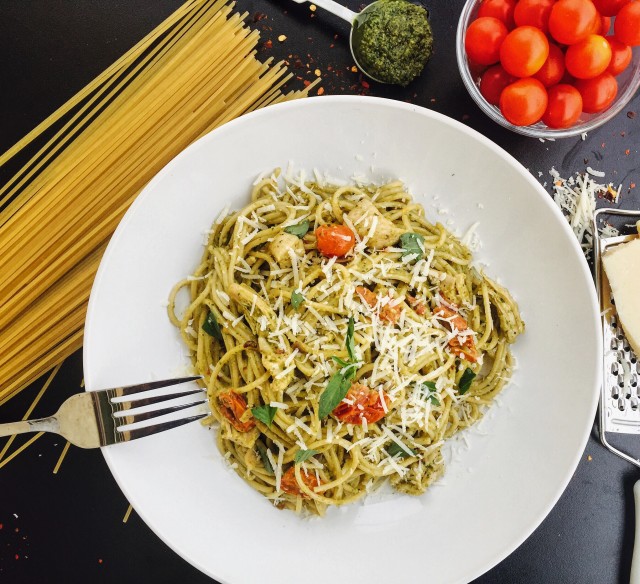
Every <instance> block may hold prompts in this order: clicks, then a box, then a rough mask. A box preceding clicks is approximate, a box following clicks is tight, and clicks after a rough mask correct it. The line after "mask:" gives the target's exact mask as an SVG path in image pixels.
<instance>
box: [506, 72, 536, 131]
mask: <svg viewBox="0 0 640 584" xmlns="http://www.w3.org/2000/svg"><path fill="white" fill-rule="evenodd" d="M547 101H548V98H547V90H546V89H545V88H544V85H542V83H540V81H538V80H537V79H533V78H531V77H530V78H528V79H518V81H515V82H514V83H512V84H511V85H507V87H505V89H504V91H503V92H502V95H501V96H500V111H501V112H502V115H503V116H504V117H505V118H506V119H507V120H508V121H509V122H511V123H512V124H513V125H514V126H529V125H531V124H535V123H536V122H538V121H540V119H541V118H542V116H543V114H544V112H545V111H546V109H547Z"/></svg>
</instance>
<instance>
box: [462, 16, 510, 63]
mask: <svg viewBox="0 0 640 584" xmlns="http://www.w3.org/2000/svg"><path fill="white" fill-rule="evenodd" d="M507 34H509V31H508V30H507V27H506V26H505V24H504V22H502V21H501V20H498V19H497V18H492V17H490V16H483V17H482V18H478V19H476V20H474V21H473V22H472V23H471V24H470V25H469V28H468V29H467V34H466V35H465V37H464V47H465V49H466V51H467V55H468V56H469V58H470V59H471V60H472V61H473V62H474V63H478V64H480V65H493V64H494V63H497V62H498V61H499V60H500V45H502V41H504V39H505V38H506V36H507Z"/></svg>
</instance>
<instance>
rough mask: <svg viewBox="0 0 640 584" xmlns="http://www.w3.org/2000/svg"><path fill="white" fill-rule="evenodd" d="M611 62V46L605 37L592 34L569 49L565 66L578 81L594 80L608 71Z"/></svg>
mask: <svg viewBox="0 0 640 584" xmlns="http://www.w3.org/2000/svg"><path fill="white" fill-rule="evenodd" d="M610 62H611V45H610V44H609V43H608V42H607V39H605V38H604V37H603V36H600V35H599V34H590V35H589V36H588V37H587V38H586V39H583V40H581V41H578V42H577V43H576V44H574V45H571V46H570V47H569V48H567V53H566V55H565V58H564V64H565V66H566V67H567V71H569V73H571V75H573V76H574V77H576V78H577V79H592V78H593V77H597V76H598V75H600V73H603V72H604V71H606V69H607V67H608V66H609V63H610Z"/></svg>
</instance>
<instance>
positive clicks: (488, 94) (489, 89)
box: [480, 65, 516, 105]
mask: <svg viewBox="0 0 640 584" xmlns="http://www.w3.org/2000/svg"><path fill="white" fill-rule="evenodd" d="M515 80H516V79H515V77H514V76H513V75H509V73H507V72H506V71H505V70H504V69H503V68H502V65H494V66H493V67H489V68H488V69H487V70H486V71H485V72H484V73H483V75H482V77H481V78H480V93H481V94H482V97H484V98H485V99H486V100H487V101H488V102H489V103H490V104H491V105H498V104H499V103H500V94H501V93H502V90H503V89H504V88H505V87H506V86H507V85H510V84H511V83H513V82H514V81H515Z"/></svg>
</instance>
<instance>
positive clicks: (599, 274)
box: [593, 209, 640, 467]
mask: <svg viewBox="0 0 640 584" xmlns="http://www.w3.org/2000/svg"><path fill="white" fill-rule="evenodd" d="M606 214H609V215H621V216H625V217H628V218H631V219H632V220H633V221H638V220H640V211H626V210H622V209H598V210H597V211H596V212H595V213H594V217H593V221H594V226H593V234H594V236H593V250H594V262H595V275H596V287H597V290H598V296H599V298H600V310H601V311H602V312H601V314H602V334H603V338H602V340H603V348H604V351H603V356H602V365H603V368H602V387H601V390H600V407H599V431H600V441H601V442H602V444H603V445H604V446H605V447H606V448H608V449H609V450H610V451H611V452H613V453H614V454H617V455H618V456H620V457H621V458H624V459H625V460H626V461H628V462H630V463H631V464H634V465H635V466H637V467H640V460H638V459H636V458H634V457H632V456H630V455H629V454H627V453H626V452H623V451H622V450H619V449H617V448H616V447H614V446H613V445H611V444H610V443H609V442H608V441H607V437H606V433H607V432H613V433H622V434H640V359H639V358H638V355H636V354H635V353H634V352H633V350H632V349H631V347H630V346H629V342H628V341H627V339H626V337H625V335H624V331H623V330H622V327H621V326H620V322H619V320H618V313H617V312H616V307H615V299H614V298H612V296H611V288H610V287H609V282H608V280H607V277H606V274H605V272H604V268H603V266H602V255H603V254H604V252H605V251H607V250H608V249H611V248H612V247H615V246H616V245H619V244H621V243H624V242H627V241H630V240H632V239H635V238H637V237H638V234H637V233H636V234H633V235H620V236H617V237H606V238H604V237H599V236H598V233H599V232H598V218H599V217H602V215H606Z"/></svg>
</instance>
